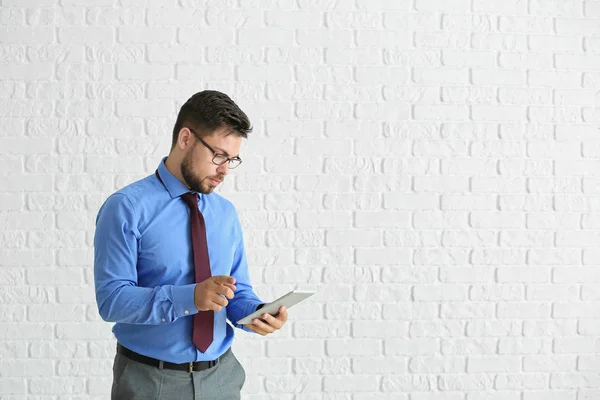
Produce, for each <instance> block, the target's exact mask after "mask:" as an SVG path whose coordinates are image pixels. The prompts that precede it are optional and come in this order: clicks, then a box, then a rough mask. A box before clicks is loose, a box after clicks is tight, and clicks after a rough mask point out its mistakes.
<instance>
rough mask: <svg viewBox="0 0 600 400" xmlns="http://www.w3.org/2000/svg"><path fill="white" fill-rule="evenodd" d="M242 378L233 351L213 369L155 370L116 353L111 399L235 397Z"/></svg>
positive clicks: (214, 399) (224, 399)
mask: <svg viewBox="0 0 600 400" xmlns="http://www.w3.org/2000/svg"><path fill="white" fill-rule="evenodd" d="M245 380H246V373H245V372H244V368H243V367H242V365H241V364H240V362H239V361H238V359H237V358H236V357H235V355H234V354H233V352H229V354H226V355H225V356H224V357H223V358H221V360H220V361H219V364H217V365H216V366H214V367H213V368H210V369H207V370H204V371H198V372H192V373H189V372H186V371H174V370H169V369H162V370H161V369H159V368H157V367H153V366H150V365H146V364H142V363H139V362H137V361H133V360H130V359H129V358H127V357H125V356H123V355H122V354H119V353H117V354H116V355H115V361H114V364H113V385H112V392H111V399H112V400H138V399H139V400H153V399H155V400H175V399H177V400H179V399H181V400H201V399H211V400H239V399H240V398H241V397H240V391H241V390H242V386H243V385H244V381H245Z"/></svg>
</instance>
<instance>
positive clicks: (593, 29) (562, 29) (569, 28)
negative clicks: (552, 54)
mask: <svg viewBox="0 0 600 400" xmlns="http://www.w3.org/2000/svg"><path fill="white" fill-rule="evenodd" d="M556 32H557V33H558V34H561V35H562V34H571V35H589V36H597V35H598V33H599V32H600V26H598V24H595V23H594V20H593V19H575V18H557V19H556Z"/></svg>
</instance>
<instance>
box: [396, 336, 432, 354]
mask: <svg viewBox="0 0 600 400" xmlns="http://www.w3.org/2000/svg"><path fill="white" fill-rule="evenodd" d="M439 347H440V343H439V340H437V339H429V338H424V339H387V340H385V341H384V354H385V355H386V356H424V355H433V354H436V353H438V352H439Z"/></svg>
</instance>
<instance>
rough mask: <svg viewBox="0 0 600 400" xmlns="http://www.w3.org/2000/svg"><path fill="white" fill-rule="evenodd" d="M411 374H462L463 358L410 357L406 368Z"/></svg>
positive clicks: (463, 367) (464, 365) (463, 368)
mask: <svg viewBox="0 0 600 400" xmlns="http://www.w3.org/2000/svg"><path fill="white" fill-rule="evenodd" d="M408 368H409V370H410V372H413V373H428V374H434V373H456V372H464V371H465V368H466V358H465V357H453V356H418V357H411V358H410V361H409V366H408Z"/></svg>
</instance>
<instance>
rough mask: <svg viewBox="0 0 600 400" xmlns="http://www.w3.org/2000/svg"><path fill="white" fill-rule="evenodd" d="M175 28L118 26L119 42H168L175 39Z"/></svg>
mask: <svg viewBox="0 0 600 400" xmlns="http://www.w3.org/2000/svg"><path fill="white" fill-rule="evenodd" d="M184 29H185V28H184ZM175 35H176V31H175V29H174V28H156V27H153V28H149V27H120V28H117V38H118V42H119V43H122V44H139V43H145V44H157V43H160V44H168V43H172V42H173V41H174V40H175Z"/></svg>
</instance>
